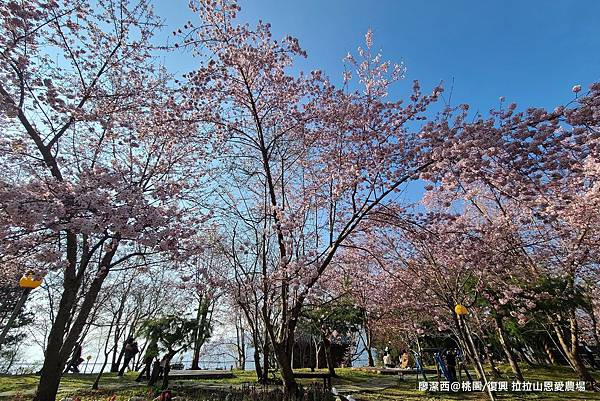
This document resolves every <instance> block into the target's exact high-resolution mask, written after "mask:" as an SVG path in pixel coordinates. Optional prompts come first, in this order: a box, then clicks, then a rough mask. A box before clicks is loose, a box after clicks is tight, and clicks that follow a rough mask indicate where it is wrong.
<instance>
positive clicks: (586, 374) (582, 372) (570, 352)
mask: <svg viewBox="0 0 600 401" xmlns="http://www.w3.org/2000/svg"><path fill="white" fill-rule="evenodd" d="M570 315H571V316H570V317H569V326H570V329H569V331H570V340H567V338H566V336H565V335H564V333H563V329H562V327H560V324H559V323H558V322H556V321H552V327H553V328H554V331H555V333H556V336H557V337H558V342H559V344H560V347H561V348H562V349H563V351H564V353H565V356H566V357H567V359H568V360H569V364H570V365H571V367H572V368H573V370H574V371H575V372H576V373H577V376H578V377H579V379H580V380H584V381H586V382H588V383H589V385H590V387H591V388H592V389H595V388H596V387H597V384H596V380H595V379H594V378H593V377H592V375H591V374H590V371H589V370H588V369H587V368H586V366H585V365H584V364H583V361H582V359H581V355H580V354H579V335H578V327H577V318H576V317H575V312H574V311H571V313H570Z"/></svg>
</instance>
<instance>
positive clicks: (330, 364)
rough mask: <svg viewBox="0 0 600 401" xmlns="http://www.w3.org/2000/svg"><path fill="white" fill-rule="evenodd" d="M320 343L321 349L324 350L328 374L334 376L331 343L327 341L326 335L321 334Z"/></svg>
mask: <svg viewBox="0 0 600 401" xmlns="http://www.w3.org/2000/svg"><path fill="white" fill-rule="evenodd" d="M321 341H322V342H323V348H324V349H325V361H327V369H328V370H329V374H330V375H331V376H336V373H335V366H334V364H333V356H332V355H331V341H330V340H329V338H328V336H327V333H324V332H321Z"/></svg>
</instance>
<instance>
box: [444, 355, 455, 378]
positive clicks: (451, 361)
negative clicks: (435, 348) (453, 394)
mask: <svg viewBox="0 0 600 401" xmlns="http://www.w3.org/2000/svg"><path fill="white" fill-rule="evenodd" d="M446 367H447V368H448V376H449V377H448V381H449V382H450V383H452V382H455V381H456V355H455V354H454V351H453V350H448V351H446Z"/></svg>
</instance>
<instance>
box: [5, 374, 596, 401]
mask: <svg viewBox="0 0 600 401" xmlns="http://www.w3.org/2000/svg"><path fill="white" fill-rule="evenodd" d="M499 370H500V372H501V373H502V378H501V379H499V380H507V381H509V382H510V381H511V377H510V376H511V375H510V373H511V372H510V368H509V367H508V366H504V365H502V366H499ZM522 370H523V375H524V376H525V379H526V380H528V381H544V380H552V381H566V380H574V381H576V377H575V375H574V374H573V371H572V370H570V369H569V368H566V367H552V368H542V367H536V368H529V367H526V366H523V367H522ZM336 371H337V373H338V377H336V378H334V379H333V386H334V387H336V388H337V389H339V390H340V392H341V393H342V394H346V395H347V394H352V396H353V397H354V398H355V399H356V400H359V401H395V400H407V401H415V400H423V401H424V400H473V401H475V400H477V401H479V400H482V401H483V400H486V399H487V397H486V395H485V394H484V393H426V392H423V391H418V389H417V385H418V384H417V382H416V380H415V379H414V377H413V376H411V377H409V378H408V379H407V380H405V381H399V380H398V378H397V377H395V376H385V375H379V374H376V373H370V372H364V371H358V370H352V369H337V370H336ZM233 373H234V377H232V378H225V379H218V380H172V381H171V382H170V384H171V387H172V388H173V389H174V393H175V394H176V395H177V394H179V395H184V396H187V397H189V399H198V398H197V397H200V395H199V394H201V393H202V392H203V391H208V389H211V388H212V389H215V388H216V389H221V390H227V389H229V388H230V387H234V386H235V387H239V386H240V385H244V384H250V385H252V384H254V383H255V381H256V377H255V375H254V372H253V371H239V370H235V371H233ZM135 377H136V373H129V374H126V375H125V377H124V378H118V377H117V376H116V375H115V374H114V373H112V374H111V373H107V374H105V375H103V377H102V380H101V381H100V389H99V390H97V391H93V390H91V389H90V388H91V385H92V383H93V382H94V379H95V375H91V374H87V375H83V374H79V375H66V376H65V377H64V378H63V380H62V382H61V386H60V390H59V398H58V399H60V398H62V397H65V396H74V395H78V396H79V397H81V399H82V401H88V400H90V401H92V400H97V401H99V400H103V401H106V400H107V399H108V398H109V397H110V396H116V401H126V400H128V399H129V398H130V397H132V396H147V397H148V396H149V395H152V394H154V392H155V391H156V390H157V389H156V388H149V387H147V386H146V385H145V384H140V383H136V382H135V381H134V379H135ZM429 378H430V380H435V377H434V375H430V376H429ZM599 378H600V376H599ZM312 381H313V380H311V379H302V380H300V383H301V384H303V385H308V384H310V383H311V382H312ZM37 382H38V377H37V376H35V375H23V376H0V400H1V401H5V400H6V401H8V400H11V401H12V400H23V401H28V400H30V399H31V398H32V397H33V394H34V392H35V388H36V386H37ZM271 388H274V386H272V387H271ZM498 399H499V400H581V401H583V400H599V401H600V393H592V392H581V393H577V392H568V393H559V392H541V393H498Z"/></svg>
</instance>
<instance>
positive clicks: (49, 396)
mask: <svg viewBox="0 0 600 401" xmlns="http://www.w3.org/2000/svg"><path fill="white" fill-rule="evenodd" d="M67 238H68V240H67V259H68V260H69V261H70V264H69V266H68V267H67V268H66V269H65V278H64V284H63V288H64V291H63V295H62V297H61V299H60V303H59V307H58V311H57V313H56V319H55V320H54V323H53V324H52V328H51V329H50V334H49V336H48V345H47V348H46V353H45V359H44V364H43V366H42V370H41V374H40V381H39V383H38V387H37V391H36V395H35V398H34V401H55V399H56V393H57V392H58V386H59V385H60V379H61V376H62V371H63V370H64V368H65V365H66V361H67V359H68V358H69V356H70V354H71V353H72V352H73V349H74V347H75V344H76V342H77V340H78V338H79V335H80V334H81V330H82V329H83V327H84V326H85V323H86V321H87V318H88V316H89V314H90V311H91V310H92V307H93V306H94V303H95V302H96V299H97V297H98V293H99V292H100V289H101V288H102V283H103V282H104V279H105V278H106V276H107V274H108V271H109V268H108V267H109V266H110V263H111V261H112V258H113V256H114V255H115V253H116V252H117V248H118V242H119V238H118V237H116V238H115V239H114V240H113V243H112V248H111V250H110V251H108V252H107V253H105V254H104V256H103V257H102V259H101V261H100V263H99V266H106V268H105V269H103V270H99V271H98V272H97V273H96V276H95V277H94V279H93V281H92V283H91V284H90V287H89V289H88V292H87V293H86V294H85V296H84V299H83V302H82V303H81V307H80V308H79V313H78V314H77V317H76V318H75V320H74V322H73V324H72V325H71V328H70V330H69V332H68V333H67V336H66V338H65V337H64V335H65V332H66V329H67V323H68V322H69V320H70V319H71V318H72V316H71V311H72V310H73V308H74V306H75V303H76V302H77V298H76V296H77V291H78V289H79V286H80V282H81V279H82V276H78V275H76V274H75V266H76V260H77V237H76V236H75V234H71V233H68V234H67ZM69 238H70V239H69ZM82 263H83V262H82Z"/></svg>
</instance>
